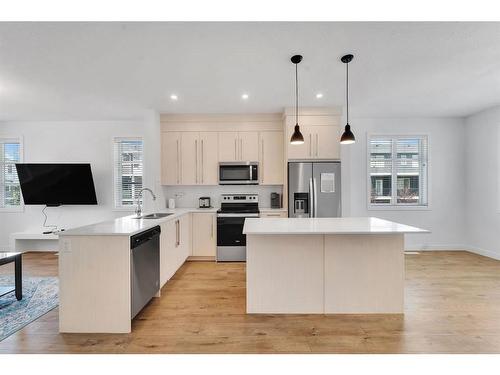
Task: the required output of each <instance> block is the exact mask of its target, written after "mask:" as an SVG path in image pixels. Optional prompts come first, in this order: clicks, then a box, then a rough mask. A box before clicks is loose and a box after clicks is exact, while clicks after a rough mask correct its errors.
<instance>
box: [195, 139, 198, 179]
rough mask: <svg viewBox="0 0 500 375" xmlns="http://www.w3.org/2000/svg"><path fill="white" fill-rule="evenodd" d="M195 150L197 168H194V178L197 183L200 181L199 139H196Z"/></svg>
mask: <svg viewBox="0 0 500 375" xmlns="http://www.w3.org/2000/svg"><path fill="white" fill-rule="evenodd" d="M194 150H195V155H194V156H195V167H196V168H195V169H194V178H195V181H196V183H198V140H197V139H195V141H194Z"/></svg>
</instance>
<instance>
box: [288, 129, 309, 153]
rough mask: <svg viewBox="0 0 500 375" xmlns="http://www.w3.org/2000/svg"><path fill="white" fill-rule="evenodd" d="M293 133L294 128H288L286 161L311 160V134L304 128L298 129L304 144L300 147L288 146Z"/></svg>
mask: <svg viewBox="0 0 500 375" xmlns="http://www.w3.org/2000/svg"><path fill="white" fill-rule="evenodd" d="M293 132H294V128H293V127H292V128H288V132H287V137H286V139H287V141H288V142H287V143H288V159H312V158H313V142H312V132H311V129H309V128H308V127H306V126H301V127H300V132H301V133H302V136H303V137H304V143H302V144H300V145H292V144H290V138H291V137H292V134H293Z"/></svg>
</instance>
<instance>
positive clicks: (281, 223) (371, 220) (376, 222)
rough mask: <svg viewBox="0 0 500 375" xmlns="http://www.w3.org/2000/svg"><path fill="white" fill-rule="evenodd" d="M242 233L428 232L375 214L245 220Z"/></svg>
mask: <svg viewBox="0 0 500 375" xmlns="http://www.w3.org/2000/svg"><path fill="white" fill-rule="evenodd" d="M243 233H245V234H398V233H429V231H428V230H425V229H420V228H416V227H411V226H409V225H405V224H399V223H395V222H393V221H388V220H383V219H379V218H376V217H332V218H326V217H325V218H300V219H299V218H258V219H257V218H255V219H253V218H252V219H246V220H245V226H244V227H243Z"/></svg>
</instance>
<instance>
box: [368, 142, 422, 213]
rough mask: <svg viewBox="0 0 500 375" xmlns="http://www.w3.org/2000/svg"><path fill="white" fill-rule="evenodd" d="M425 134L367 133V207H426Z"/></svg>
mask: <svg viewBox="0 0 500 375" xmlns="http://www.w3.org/2000/svg"><path fill="white" fill-rule="evenodd" d="M427 174H428V140H427V136H371V137H370V138H369V141H368V189H369V191H368V195H369V204H370V205H371V206H427V204H428V197H427V196H428V186H427V185H428V178H427Z"/></svg>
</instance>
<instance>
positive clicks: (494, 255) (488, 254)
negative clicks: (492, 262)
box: [467, 246, 500, 260]
mask: <svg viewBox="0 0 500 375" xmlns="http://www.w3.org/2000/svg"><path fill="white" fill-rule="evenodd" d="M467 251H470V252H471V253H475V254H479V255H482V256H485V257H488V258H492V259H496V260H500V254H498V253H496V252H494V251H491V250H486V249H481V248H480V247H475V246H469V247H468V249H467Z"/></svg>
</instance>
